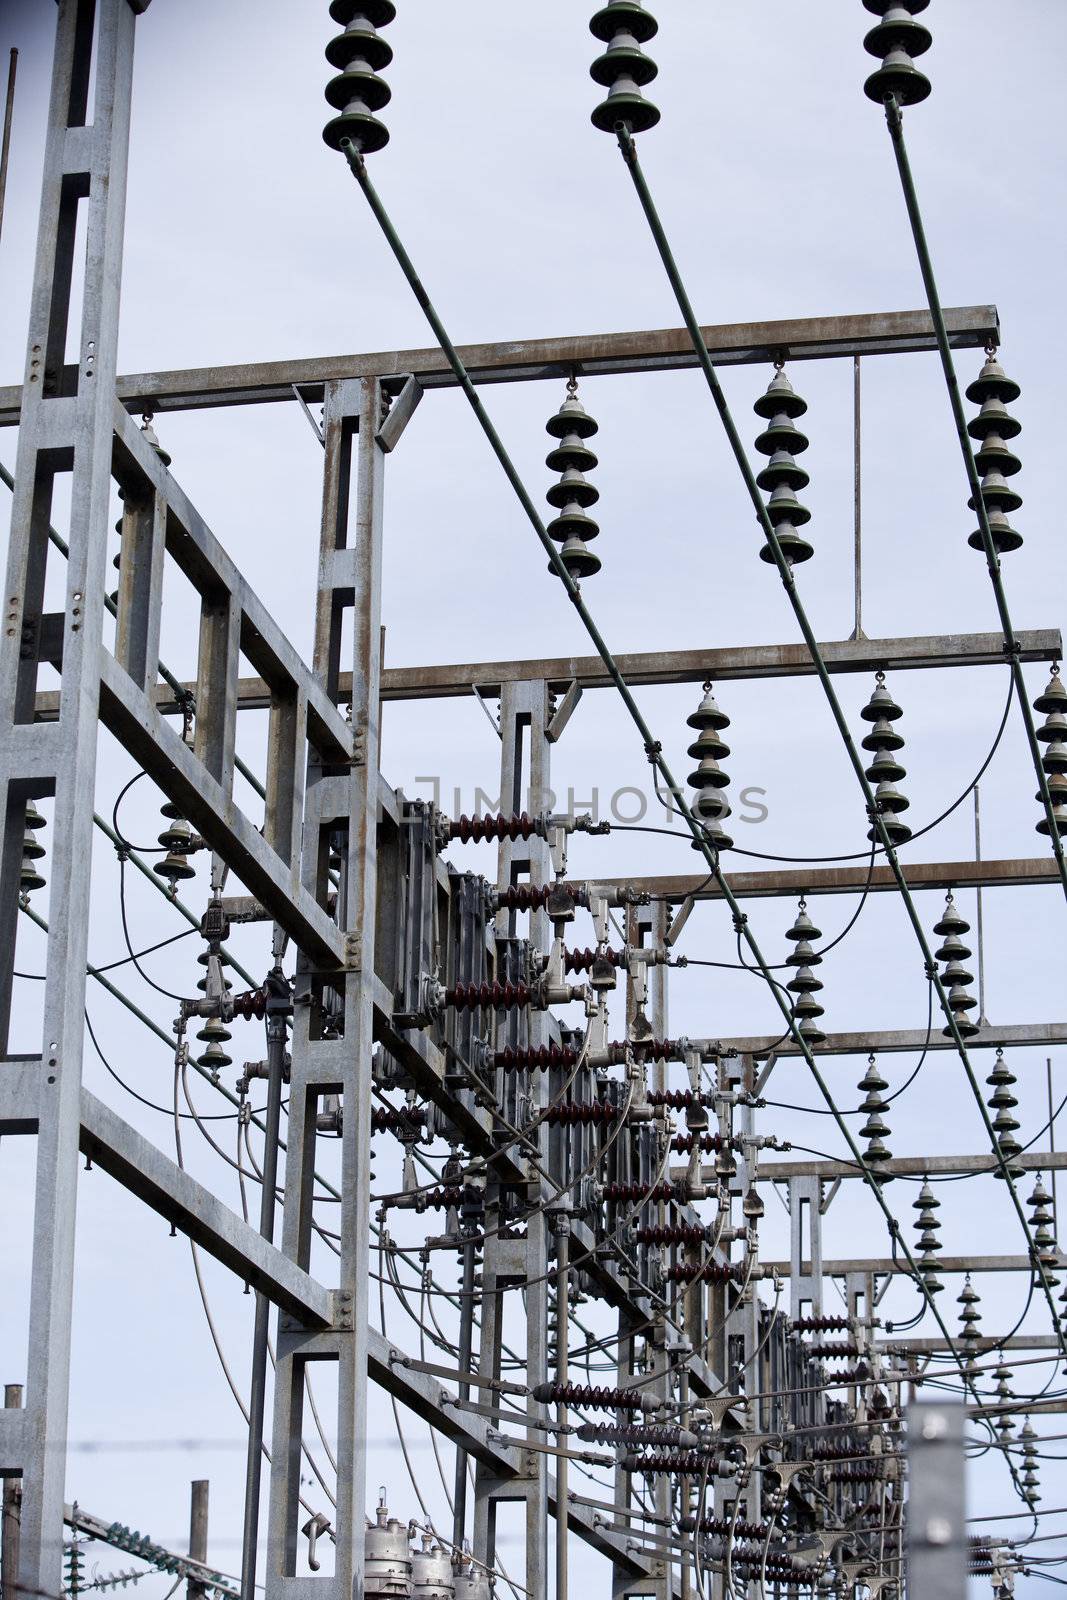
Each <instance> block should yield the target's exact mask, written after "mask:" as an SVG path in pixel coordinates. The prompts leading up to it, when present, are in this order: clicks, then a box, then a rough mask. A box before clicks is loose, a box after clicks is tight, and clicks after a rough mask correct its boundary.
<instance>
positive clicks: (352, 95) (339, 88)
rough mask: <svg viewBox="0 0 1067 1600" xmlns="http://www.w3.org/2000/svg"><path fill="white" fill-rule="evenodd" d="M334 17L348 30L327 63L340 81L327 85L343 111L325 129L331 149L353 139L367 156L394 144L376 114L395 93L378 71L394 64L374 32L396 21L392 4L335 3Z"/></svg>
mask: <svg viewBox="0 0 1067 1600" xmlns="http://www.w3.org/2000/svg"><path fill="white" fill-rule="evenodd" d="M330 16H331V17H332V18H333V20H334V21H335V22H339V23H341V25H342V26H343V27H344V29H345V31H344V33H342V34H339V35H338V36H337V38H336V39H331V41H330V43H329V44H328V45H327V46H326V59H327V61H329V63H330V65H331V66H334V67H337V68H338V69H339V70H338V76H337V77H336V78H331V79H330V82H329V83H328V84H327V85H326V99H327V101H328V103H329V104H330V105H331V106H333V107H334V109H335V110H336V111H337V112H339V115H338V116H336V117H334V118H333V119H332V120H331V121H330V122H328V123H327V124H326V126H325V128H323V130H322V137H323V139H324V140H325V141H326V143H327V144H328V145H329V146H330V148H331V150H340V148H341V145H342V142H343V141H344V140H346V139H349V140H351V142H352V143H353V144H354V145H355V147H356V149H357V150H358V151H360V152H361V153H362V154H364V155H369V154H371V153H372V152H373V151H375V150H381V149H383V148H384V146H385V145H387V144H388V143H389V130H388V128H387V127H386V126H385V124H384V123H382V122H379V121H378V118H377V117H376V116H375V115H374V112H375V111H380V110H381V109H382V107H383V106H385V105H388V104H389V101H390V99H391V97H392V91H391V90H390V88H389V85H388V84H387V83H386V82H385V80H384V79H383V78H379V76H378V72H379V71H380V70H381V68H382V67H387V66H388V65H389V63H390V61H391V60H392V59H393V52H392V50H391V49H390V47H389V45H387V44H386V42H385V40H384V39H382V38H379V36H378V34H377V33H376V32H375V29H377V28H384V27H385V26H386V24H387V23H390V22H392V20H393V18H394V17H395V16H396V7H395V6H394V5H393V3H392V0H333V3H332V5H331V6H330Z"/></svg>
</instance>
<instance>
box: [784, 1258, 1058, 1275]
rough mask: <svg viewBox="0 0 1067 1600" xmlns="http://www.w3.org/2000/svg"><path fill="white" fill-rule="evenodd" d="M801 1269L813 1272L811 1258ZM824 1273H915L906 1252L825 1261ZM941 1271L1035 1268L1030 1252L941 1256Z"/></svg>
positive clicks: (788, 1269) (786, 1264) (787, 1266)
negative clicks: (905, 1256) (895, 1255)
mask: <svg viewBox="0 0 1067 1600" xmlns="http://www.w3.org/2000/svg"><path fill="white" fill-rule="evenodd" d="M763 1266H764V1267H765V1268H766V1269H768V1270H769V1271H773V1272H778V1273H780V1274H781V1275H782V1277H785V1278H788V1277H789V1274H790V1272H791V1270H792V1268H791V1265H790V1263H789V1262H788V1261H765V1262H764V1263H763ZM800 1270H801V1272H802V1273H805V1274H810V1272H811V1262H810V1261H802V1262H801V1264H800ZM822 1270H823V1276H824V1277H826V1278H845V1277H847V1276H848V1274H849V1273H850V1272H871V1273H874V1274H875V1276H876V1277H886V1276H888V1275H889V1274H890V1273H904V1274H905V1276H907V1277H914V1273H913V1272H912V1269H911V1267H910V1266H909V1265H908V1262H907V1261H906V1260H905V1258H904V1257H903V1256H900V1257H899V1258H898V1259H897V1260H896V1261H894V1260H893V1258H892V1257H891V1256H849V1257H847V1258H845V1259H844V1260H841V1261H826V1260H824V1261H823V1264H822ZM937 1271H938V1273H942V1272H944V1273H959V1272H963V1273H967V1272H1032V1271H1033V1262H1032V1261H1031V1260H1030V1257H1029V1256H938V1258H937Z"/></svg>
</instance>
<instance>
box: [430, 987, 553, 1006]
mask: <svg viewBox="0 0 1067 1600" xmlns="http://www.w3.org/2000/svg"><path fill="white" fill-rule="evenodd" d="M535 998H536V997H535V995H534V992H533V990H532V989H530V988H528V987H527V985H526V984H525V983H457V984H456V986H455V988H454V989H446V990H445V1005H446V1006H449V1007H450V1008H451V1009H452V1010H453V1011H474V1010H476V1009H477V1008H478V1007H479V1006H488V1007H491V1008H492V1009H493V1010H494V1011H510V1010H514V1009H515V1008H516V1007H518V1006H528V1005H532V1004H533V1002H534V999H535Z"/></svg>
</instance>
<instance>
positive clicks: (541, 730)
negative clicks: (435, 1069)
mask: <svg viewBox="0 0 1067 1600" xmlns="http://www.w3.org/2000/svg"><path fill="white" fill-rule="evenodd" d="M550 720H551V717H550V702H549V693H548V685H547V684H546V683H544V682H543V681H532V682H529V683H515V684H508V685H507V686H506V688H505V689H504V691H503V692H502V694H501V698H500V737H501V767H500V809H501V811H502V812H503V813H504V814H505V815H508V814H511V815H515V814H517V813H519V812H521V811H524V810H526V809H529V810H530V811H531V812H532V813H534V814H540V813H542V812H544V811H545V810H547V809H548V799H549V796H550V792H551V791H550V761H551V745H550V743H549V740H548V737H547V729H548V724H549V721H550ZM551 878H552V862H551V855H550V852H549V848H548V842H547V840H545V839H542V838H540V837H539V836H538V835H536V834H533V835H531V837H530V838H529V839H528V840H523V839H521V838H520V839H516V840H511V839H504V840H502V841H501V843H500V847H499V852H498V858H497V886H498V888H501V889H505V888H508V887H510V886H511V884H513V883H515V882H520V881H527V880H528V881H529V882H530V883H535V884H543V883H549V882H551ZM514 928H515V921H514V916H513V914H509V913H507V912H502V913H500V915H499V917H498V919H497V933H498V936H500V937H508V936H509V935H510V934H513V933H514ZM528 937H529V942H530V947H531V949H534V950H538V951H541V952H545V951H547V949H548V944H549V922H548V918H547V916H546V914H545V912H544V911H533V912H531V913H530V914H529V930H528ZM548 1037H549V1035H548V1018H547V1017H546V1016H545V1014H544V1013H542V1012H536V1011H531V1012H530V1013H529V1024H528V1039H527V1042H528V1043H529V1044H530V1045H532V1046H534V1047H537V1046H540V1045H543V1044H547V1043H548ZM547 1079H548V1074H547V1073H543V1072H542V1073H536V1072H535V1073H531V1074H530V1079H529V1098H530V1102H531V1105H530V1110H531V1112H532V1114H533V1115H534V1116H536V1115H537V1114H538V1113H539V1112H540V1111H541V1110H543V1109H544V1107H545V1105H546V1104H547V1102H548V1094H549V1084H548V1082H547ZM547 1136H548V1129H547V1127H546V1126H545V1124H543V1123H542V1124H541V1125H540V1127H539V1128H538V1130H537V1132H536V1135H535V1139H536V1142H537V1146H538V1159H539V1161H540V1164H541V1166H542V1168H544V1167H546V1166H547V1162H548V1137H547ZM534 1188H536V1193H537V1195H538V1196H539V1197H540V1200H541V1209H539V1210H538V1211H536V1212H535V1213H533V1214H532V1215H531V1216H530V1218H529V1220H528V1223H527V1228H526V1240H525V1246H524V1256H525V1259H524V1261H523V1276H524V1278H525V1280H526V1282H527V1284H528V1288H527V1289H526V1307H525V1323H526V1327H525V1337H526V1381H527V1383H528V1384H529V1385H530V1387H531V1388H533V1386H534V1385H535V1384H538V1383H544V1382H545V1381H546V1380H547V1378H548V1281H547V1280H548V1270H549V1269H548V1257H549V1238H548V1221H547V1218H546V1216H545V1213H544V1209H543V1208H544V1205H545V1204H547V1202H548V1201H549V1199H550V1198H551V1196H550V1194H549V1193H548V1190H547V1188H546V1185H545V1182H544V1179H542V1178H535V1179H533V1180H532V1183H531V1189H534ZM531 1198H533V1195H531ZM502 1243H503V1241H498V1242H495V1243H494V1242H491V1241H487V1243H486V1251H485V1269H486V1272H495V1271H496V1270H498V1263H499V1261H500V1253H499V1250H500V1245H501V1244H502ZM502 1321H503V1312H502V1311H501V1322H502ZM528 1409H529V1413H530V1415H531V1417H533V1418H536V1419H537V1420H539V1421H542V1422H544V1421H547V1420H548V1412H547V1409H546V1407H544V1406H542V1405H540V1404H538V1403H537V1402H535V1401H533V1400H530V1401H529V1402H528ZM527 1437H528V1438H529V1439H530V1440H531V1442H534V1443H536V1442H540V1441H542V1440H543V1438H544V1435H543V1433H542V1432H541V1431H540V1430H539V1429H537V1428H528V1429H527ZM528 1460H529V1468H528V1476H527V1477H526V1479H525V1480H524V1483H523V1499H524V1501H525V1507H526V1588H527V1590H528V1592H529V1594H530V1596H531V1597H533V1600H540V1597H542V1596H547V1594H548V1592H549V1590H548V1585H549V1567H548V1460H549V1458H548V1457H547V1456H546V1455H544V1454H542V1453H541V1452H539V1451H531V1452H530V1455H529V1457H528ZM478 1493H479V1498H481V1496H482V1494H483V1493H484V1494H485V1495H488V1496H490V1497H492V1498H500V1497H499V1496H495V1495H494V1493H493V1488H492V1485H491V1484H490V1483H486V1484H485V1485H484V1490H483V1489H482V1488H480V1489H479V1491H478ZM513 1495H514V1486H509V1496H508V1497H509V1498H510V1497H513ZM485 1519H486V1513H485V1511H482V1512H481V1513H480V1515H479V1517H477V1518H476V1521H480V1522H481V1523H482V1525H483V1526H484V1525H485Z"/></svg>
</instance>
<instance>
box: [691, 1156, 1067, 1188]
mask: <svg viewBox="0 0 1067 1600" xmlns="http://www.w3.org/2000/svg"><path fill="white" fill-rule="evenodd" d="M1012 1162H1013V1165H1015V1166H1020V1167H1023V1168H1024V1169H1025V1170H1026V1171H1027V1172H1060V1171H1063V1170H1067V1151H1063V1150H1027V1151H1026V1152H1025V1153H1024V1154H1023V1155H1020V1156H1014V1157H1013V1158H1012ZM996 1169H997V1161H996V1157H995V1156H992V1155H988V1156H893V1157H891V1158H890V1160H888V1161H883V1162H880V1163H879V1166H878V1170H879V1172H880V1173H882V1174H884V1175H886V1176H888V1177H894V1178H926V1177H930V1178H944V1177H962V1176H963V1175H964V1174H965V1173H971V1172H994V1171H996ZM707 1170H708V1172H709V1173H713V1172H714V1170H715V1169H714V1168H713V1167H710V1166H709V1167H708V1169H707ZM685 1172H686V1169H685V1168H684V1167H673V1168H672V1169H671V1177H672V1179H673V1178H676V1177H677V1178H683V1177H684V1176H685ZM756 1176H757V1177H758V1178H759V1179H760V1181H761V1182H764V1183H783V1182H785V1181H787V1180H788V1179H790V1178H819V1179H821V1180H822V1182H824V1183H836V1182H837V1180H838V1179H839V1178H862V1177H863V1173H862V1172H861V1171H860V1170H859V1168H858V1167H857V1166H856V1165H855V1164H854V1163H853V1162H850V1161H761V1162H760V1165H759V1171H758V1172H757V1174H756ZM706 1181H708V1180H706Z"/></svg>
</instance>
